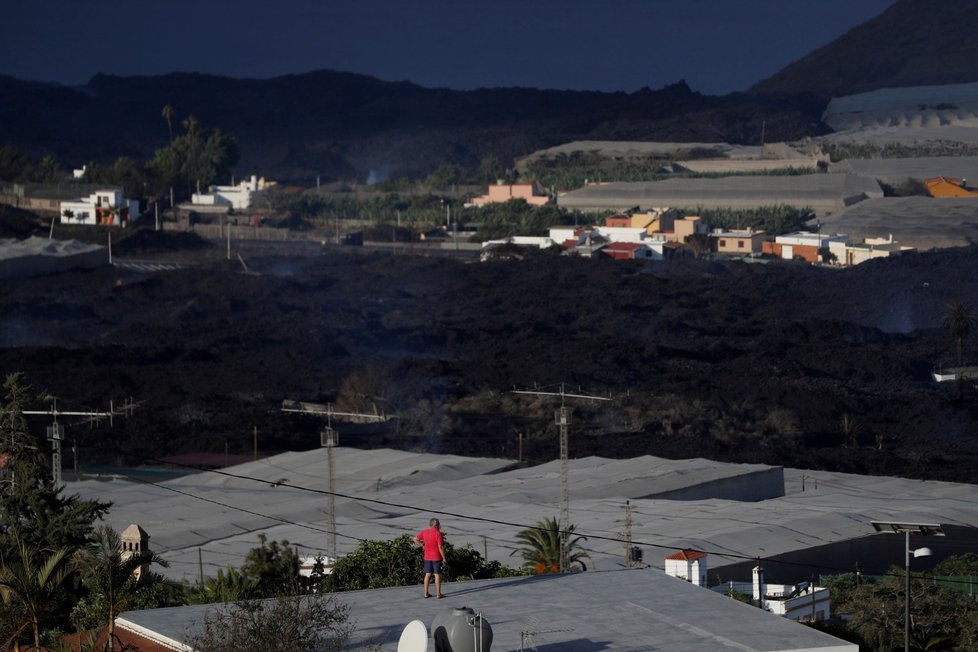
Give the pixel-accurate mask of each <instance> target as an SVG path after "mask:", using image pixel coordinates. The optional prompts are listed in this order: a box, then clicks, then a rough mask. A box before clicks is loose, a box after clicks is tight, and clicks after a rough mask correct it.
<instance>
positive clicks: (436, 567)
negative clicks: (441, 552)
mask: <svg viewBox="0 0 978 652" xmlns="http://www.w3.org/2000/svg"><path fill="white" fill-rule="evenodd" d="M424 572H426V573H434V574H435V575H441V562H440V561H429V560H427V559H425V560H424Z"/></svg>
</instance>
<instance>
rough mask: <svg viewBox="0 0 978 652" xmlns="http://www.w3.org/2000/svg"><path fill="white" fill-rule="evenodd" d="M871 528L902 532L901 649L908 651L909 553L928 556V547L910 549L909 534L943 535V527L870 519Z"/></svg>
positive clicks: (929, 553) (935, 524)
mask: <svg viewBox="0 0 978 652" xmlns="http://www.w3.org/2000/svg"><path fill="white" fill-rule="evenodd" d="M872 525H873V528H874V529H875V530H876V531H877V532H892V533H893V534H901V533H902V534H903V535H904V537H905V540H906V545H905V546H904V550H905V557H904V569H905V571H904V595H903V649H904V651H905V652H910V555H911V553H912V554H913V556H914V558H916V557H930V556H931V551H930V548H917V549H916V550H911V549H910V535H911V534H920V535H923V536H934V537H942V536H944V528H942V527H941V525H940V524H939V523H888V522H883V521H872Z"/></svg>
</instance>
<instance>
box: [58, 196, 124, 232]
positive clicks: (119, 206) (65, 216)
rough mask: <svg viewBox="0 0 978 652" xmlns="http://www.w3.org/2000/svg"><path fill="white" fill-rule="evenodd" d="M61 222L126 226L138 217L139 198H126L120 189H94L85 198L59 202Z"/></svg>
mask: <svg viewBox="0 0 978 652" xmlns="http://www.w3.org/2000/svg"><path fill="white" fill-rule="evenodd" d="M60 213H61V223H62V224H104V225H108V226H126V225H127V224H129V223H130V222H135V221H136V220H138V219H139V200H138V199H126V198H125V197H123V195H122V191H121V190H96V191H95V192H93V193H92V194H91V195H89V196H88V197H87V198H79V199H71V200H68V201H63V202H61V205H60Z"/></svg>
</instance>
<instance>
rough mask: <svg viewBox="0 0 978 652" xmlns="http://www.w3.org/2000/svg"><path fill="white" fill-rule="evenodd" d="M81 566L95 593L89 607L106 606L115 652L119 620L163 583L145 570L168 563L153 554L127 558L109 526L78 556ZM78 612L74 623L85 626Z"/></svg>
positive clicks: (143, 552) (145, 552) (104, 620)
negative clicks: (154, 586)
mask: <svg viewBox="0 0 978 652" xmlns="http://www.w3.org/2000/svg"><path fill="white" fill-rule="evenodd" d="M77 563H78V565H79V566H80V568H81V569H82V570H83V573H82V582H83V583H84V584H85V586H86V587H87V588H88V589H89V591H90V592H91V593H90V595H89V598H88V602H87V604H92V603H95V604H97V605H99V606H104V611H103V612H102V614H101V618H100V621H101V623H102V624H104V625H106V633H107V635H108V649H109V650H110V652H111V650H113V649H114V645H115V619H116V616H118V615H119V614H120V613H121V612H122V611H125V610H127V609H129V608H131V606H132V605H133V604H136V603H137V602H138V601H139V597H140V591H141V590H144V591H143V592H144V593H148V592H149V591H148V590H147V589H149V588H150V587H151V586H152V585H153V584H154V583H157V582H159V581H160V580H159V578H158V576H154V575H152V574H151V573H149V572H147V571H146V570H145V568H143V567H146V566H148V565H150V564H159V565H160V566H167V565H168V564H167V562H166V560H164V559H161V558H160V557H159V556H157V555H156V553H154V552H152V551H149V550H140V551H138V552H131V553H130V554H129V556H128V557H127V556H125V555H124V554H123V550H122V540H121V538H120V536H119V534H118V533H117V532H116V531H115V530H113V529H112V528H111V527H110V526H108V525H105V526H102V527H101V528H99V529H98V530H97V531H96V533H95V539H94V541H93V542H92V543H90V544H89V545H87V546H86V547H85V548H83V549H81V550H80V551H79V552H78V554H77ZM139 569H142V572H139V573H137V572H136V571H137V570H139ZM144 602H145V601H144ZM141 606H145V604H143V605H141ZM153 606H158V605H153ZM76 612H78V608H77V605H76V611H75V612H73V614H72V615H73V618H72V621H73V622H75V624H76V627H78V625H79V624H81V623H79V622H78V618H77V617H76ZM87 624H88V623H84V625H87ZM78 629H89V627H84V626H82V627H78Z"/></svg>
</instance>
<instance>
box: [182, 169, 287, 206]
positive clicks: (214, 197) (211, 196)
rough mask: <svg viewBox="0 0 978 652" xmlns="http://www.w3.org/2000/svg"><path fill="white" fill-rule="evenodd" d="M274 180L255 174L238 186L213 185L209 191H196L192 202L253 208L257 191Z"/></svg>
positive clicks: (196, 204)
mask: <svg viewBox="0 0 978 652" xmlns="http://www.w3.org/2000/svg"><path fill="white" fill-rule="evenodd" d="M271 185H272V182H268V181H265V179H264V178H261V179H259V178H258V177H257V176H255V175H251V178H250V179H248V180H247V181H242V182H240V183H239V184H238V185H236V186H211V187H210V189H209V190H208V192H195V193H194V194H193V196H192V197H191V199H190V202H191V203H192V204H194V205H195V206H223V207H228V208H234V209H239V210H240V209H246V208H251V205H252V203H254V200H255V193H256V192H258V191H259V190H265V189H266V188H268V187H269V186H271Z"/></svg>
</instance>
